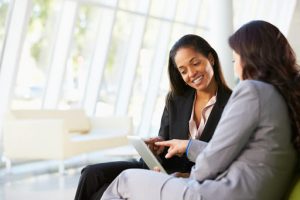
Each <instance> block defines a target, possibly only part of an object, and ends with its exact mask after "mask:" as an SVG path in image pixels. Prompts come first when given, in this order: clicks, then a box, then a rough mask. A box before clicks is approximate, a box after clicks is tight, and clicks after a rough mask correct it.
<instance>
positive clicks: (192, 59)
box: [178, 57, 197, 69]
mask: <svg viewBox="0 0 300 200" xmlns="http://www.w3.org/2000/svg"><path fill="white" fill-rule="evenodd" d="M195 59H197V57H192V58H191V59H190V60H189V63H192V62H193V61H194V60H195ZM182 68H184V66H179V67H178V69H182Z"/></svg>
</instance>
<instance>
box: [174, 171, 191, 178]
mask: <svg viewBox="0 0 300 200" xmlns="http://www.w3.org/2000/svg"><path fill="white" fill-rule="evenodd" d="M171 175H172V176H175V177H177V178H189V177H190V173H182V172H175V173H173V174H171Z"/></svg>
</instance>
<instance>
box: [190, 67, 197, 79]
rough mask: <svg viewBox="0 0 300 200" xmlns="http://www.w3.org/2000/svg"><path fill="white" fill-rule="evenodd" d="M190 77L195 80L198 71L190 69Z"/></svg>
mask: <svg viewBox="0 0 300 200" xmlns="http://www.w3.org/2000/svg"><path fill="white" fill-rule="evenodd" d="M188 75H189V77H190V78H193V77H194V76H195V75H196V70H195V69H193V68H192V67H191V68H189V69H188Z"/></svg>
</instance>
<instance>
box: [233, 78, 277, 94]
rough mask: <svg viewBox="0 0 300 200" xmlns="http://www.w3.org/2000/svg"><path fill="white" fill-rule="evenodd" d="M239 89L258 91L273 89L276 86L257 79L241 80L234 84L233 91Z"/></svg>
mask: <svg viewBox="0 0 300 200" xmlns="http://www.w3.org/2000/svg"><path fill="white" fill-rule="evenodd" d="M239 90H243V91H245V90H246V91H248V90H249V91H256V92H259V91H270V90H271V91H275V90H276V88H275V87H274V86H273V85H272V84H270V83H266V82H263V81H259V80H243V81H240V82H239V83H238V85H237V86H236V88H235V89H234V91H233V92H234V93H235V92H236V91H239Z"/></svg>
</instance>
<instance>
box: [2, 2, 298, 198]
mask: <svg viewBox="0 0 300 200" xmlns="http://www.w3.org/2000/svg"><path fill="white" fill-rule="evenodd" d="M254 19H262V20H266V21H269V22H271V23H273V24H274V25H276V26H277V27H278V28H279V29H280V30H281V31H282V32H283V33H284V34H285V36H286V37H287V38H288V40H289V41H290V43H291V45H292V47H293V48H294V50H295V52H296V55H298V63H299V56H300V39H299V35H300V28H299V27H300V2H299V1H297V0H285V1H281V0H0V94H1V101H0V130H1V131H0V156H1V157H2V161H1V163H0V185H1V188H0V199H17V198H18V199H19V198H22V197H23V199H41V198H42V197H43V199H47V198H49V199H50V197H51V199H72V198H73V197H74V195H75V189H76V185H77V182H78V177H79V174H80V169H81V168H82V167H83V166H85V165H86V164H88V163H96V162H100V161H103V160H104V161H105V160H106V159H108V160H109V159H111V157H110V156H106V157H105V156H104V157H102V155H103V154H102V151H99V152H86V153H84V156H82V154H80V155H78V156H74V157H72V158H69V159H66V160H64V162H65V165H67V166H68V167H67V168H66V170H65V172H64V174H60V173H58V172H57V171H56V170H55V167H54V166H55V165H56V163H55V162H56V161H55V160H27V159H11V160H10V162H11V163H10V164H11V167H10V169H9V171H8V170H7V162H6V161H7V159H8V158H5V148H4V146H5V145H4V142H5V140H3V134H4V133H3V127H4V126H5V123H6V120H5V119H6V114H7V113H9V112H10V111H12V110H49V109H51V110H72V109H80V110H83V111H84V113H85V114H86V115H87V116H88V117H109V116H129V117H131V118H132V122H133V126H132V127H133V129H132V134H135V135H140V136H142V137H150V136H155V135H157V133H158V129H159V125H160V118H161V115H162V111H163V108H164V105H165V96H166V94H167V92H168V90H169V79H168V75H167V61H168V52H169V49H170V48H171V46H172V45H173V44H174V42H175V41H176V40H178V39H179V38H180V37H181V36H183V35H185V34H188V33H193V34H198V35H200V36H202V37H204V38H205V39H207V40H208V42H209V43H210V44H211V45H212V46H213V47H215V49H216V50H217V52H218V54H219V56H220V60H221V64H222V68H223V71H224V73H225V78H226V81H227V82H228V84H229V85H230V87H231V88H234V86H235V84H236V83H237V79H236V78H235V76H234V72H233V65H232V52H231V50H230V48H229V47H228V45H227V39H228V37H229V36H230V34H232V33H233V32H234V30H236V29H237V28H239V27H240V26H241V25H243V24H244V23H246V22H248V21H250V20H254ZM270 51H271V49H270ZM39 131H41V132H42V131H43V130H42V129H41V130H39ZM31 139H32V140H33V141H34V140H35V138H31ZM15 148H18V138H16V143H15ZM108 150H109V149H108ZM109 151H110V150H109ZM109 151H108V152H107V151H105V152H106V154H107V153H108V155H110V154H109ZM125 151H126V150H125ZM111 152H113V148H112V150H111ZM117 154H118V151H116V152H115V153H114V156H116V155H117ZM87 158H88V159H87ZM114 158H118V157H114ZM26 195H27V196H26ZM26 197H28V198H26Z"/></svg>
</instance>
